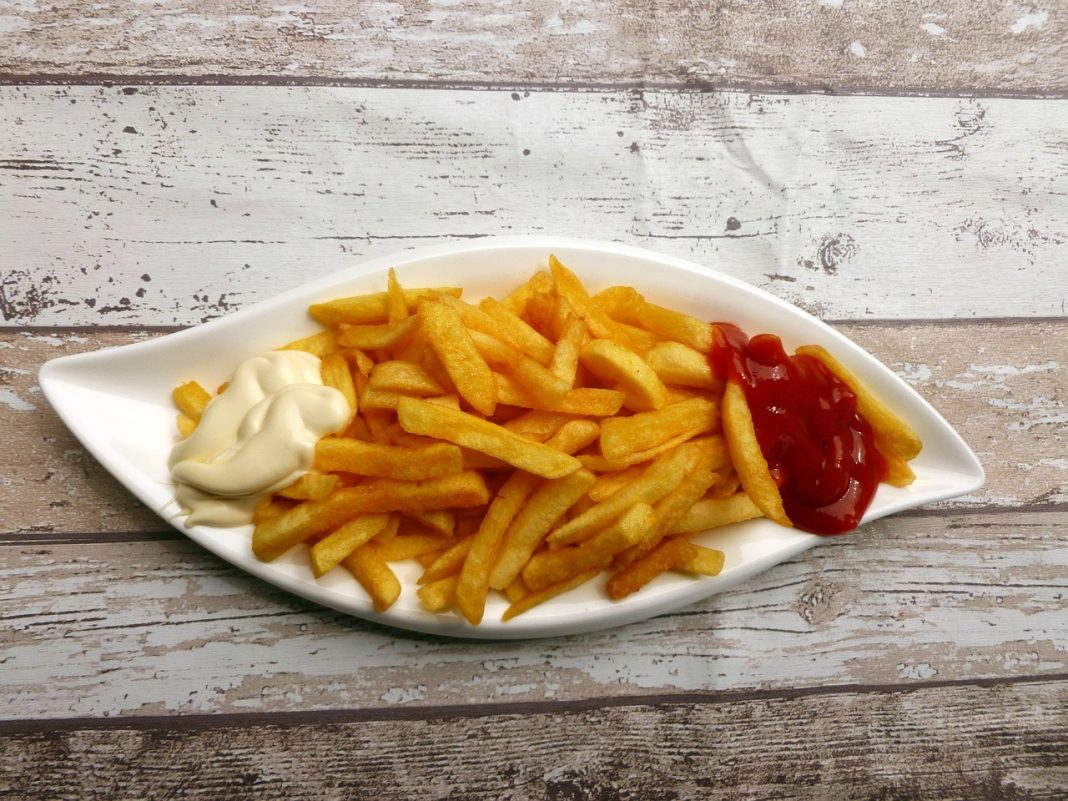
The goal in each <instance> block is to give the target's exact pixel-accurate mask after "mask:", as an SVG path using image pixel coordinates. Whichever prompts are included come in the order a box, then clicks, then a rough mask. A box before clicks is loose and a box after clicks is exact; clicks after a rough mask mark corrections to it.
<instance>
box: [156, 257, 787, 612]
mask: <svg viewBox="0 0 1068 801" xmlns="http://www.w3.org/2000/svg"><path fill="white" fill-rule="evenodd" d="M549 268H550V269H549V271H540V272H537V273H535V274H534V275H533V276H532V277H531V278H530V280H528V281H527V282H526V283H524V284H523V285H521V286H520V287H519V288H518V289H516V290H515V291H514V292H512V293H511V294H510V295H508V296H507V297H506V298H504V299H503V300H495V299H493V298H486V299H484V300H482V301H481V302H480V303H478V304H477V305H474V304H469V303H467V302H465V301H463V300H461V299H460V295H461V291H460V290H459V289H455V288H437V289H405V288H403V287H402V286H401V285H400V284H399V283H398V281H397V277H396V275H395V274H394V272H393V271H392V270H391V271H390V274H389V281H388V286H387V291H386V292H384V293H379V294H373V295H363V296H359V297H349V298H342V299H338V300H334V301H330V302H326V303H321V304H315V305H313V306H312V307H311V308H310V312H311V314H312V316H313V317H314V318H315V319H316V320H317V321H318V322H319V323H321V324H322V325H323V327H324V330H323V331H322V332H321V333H318V334H315V335H313V336H311V337H308V338H307V339H303V340H300V341H297V342H293V343H290V344H289V345H287V346H285V347H286V348H288V349H296V350H303V351H307V352H309V353H312V354H314V355H316V356H318V357H319V358H320V359H321V360H322V376H323V382H324V383H325V384H327V385H329V386H332V387H335V388H336V389H338V390H339V391H340V392H341V393H342V394H343V395H344V396H345V397H346V398H347V400H348V402H349V405H350V407H351V410H352V417H351V422H350V423H349V424H348V425H347V427H346V428H345V429H344V430H343V431H341V432H340V433H339V434H337V435H335V436H329V437H326V438H324V439H322V440H320V441H319V443H318V446H317V450H316V459H315V466H314V469H313V470H312V471H311V472H309V473H307V474H306V475H304V476H303V477H302V478H300V479H299V480H298V481H296V482H295V483H294V484H293V485H292V486H290V487H287V488H286V489H284V490H282V491H280V492H278V493H276V494H275V495H273V496H269V497H267V498H264V499H263V501H261V503H260V505H259V506H258V508H257V510H256V513H255V519H254V523H255V531H254V534H253V540H252V548H253V551H254V553H255V554H256V556H257V557H259V558H260V559H262V560H271V559H274V558H276V557H278V556H280V555H281V554H283V553H285V552H286V551H288V550H289V549H290V548H293V547H294V546H297V545H299V544H302V543H304V544H306V545H307V546H308V550H309V557H310V562H311V569H312V572H313V573H314V575H315V576H316V577H320V576H323V575H324V574H325V573H327V572H328V571H330V570H333V569H334V568H336V567H338V566H341V567H343V568H345V569H347V570H348V571H350V572H351V573H352V575H353V576H355V578H356V580H357V581H359V583H360V584H361V585H362V586H363V587H364V588H365V589H366V591H367V593H368V594H369V595H370V597H371V599H372V601H373V603H374V606H375V608H376V609H378V610H379V611H383V610H386V609H388V608H389V607H390V606H391V605H392V604H393V603H395V602H396V600H397V598H398V597H399V596H400V594H401V584H400V581H399V580H398V578H397V576H396V574H395V573H394V572H393V570H392V568H391V567H390V563H391V562H396V561H399V560H408V559H417V560H418V561H419V562H420V563H421V564H422V565H423V567H424V570H423V573H422V576H421V577H420V578H419V585H420V586H419V589H418V597H419V599H420V601H421V603H422V605H423V606H424V607H425V608H426V609H428V610H430V611H432V612H446V611H448V610H451V609H456V610H458V611H459V612H460V613H461V614H462V615H463V616H464V617H465V618H466V619H467V620H468V621H469V622H470V623H471V624H473V625H477V624H478V623H479V622H480V621H481V620H482V618H483V615H484V612H485V607H486V601H487V598H488V597H489V594H490V592H491V591H495V592H500V593H503V594H504V595H505V596H506V598H507V599H508V602H509V605H508V607H507V609H506V611H505V612H504V614H503V619H504V620H509V619H511V618H513V617H515V616H516V615H519V614H521V613H523V612H525V611H527V610H529V609H531V608H533V607H535V606H537V605H538V604H541V603H543V602H545V601H547V600H549V599H550V598H553V597H554V596H556V595H559V594H561V593H563V592H566V591H568V590H570V589H572V588H574V587H577V586H579V585H580V584H582V583H584V582H586V581H589V580H590V579H592V578H593V577H594V576H597V575H598V574H600V573H601V572H602V571H610V573H611V575H610V577H609V579H608V582H607V593H608V595H609V596H610V597H611V598H613V599H618V598H623V597H625V596H627V595H629V594H631V593H633V592H636V591H637V590H639V589H640V588H641V587H643V586H645V585H646V584H648V583H649V582H650V581H652V580H653V579H654V578H656V577H657V576H659V575H660V574H662V573H664V572H665V571H669V570H674V571H684V572H686V573H690V574H694V575H715V574H717V573H718V572H719V571H720V570H721V568H722V565H723V554H722V553H721V552H719V551H716V550H713V549H709V548H705V547H702V546H699V545H696V544H694V543H692V542H691V541H690V539H691V538H692V537H693V536H694V535H695V534H697V533H699V532H704V531H707V530H708V529H713V528H716V527H719V526H724V525H727V524H730V523H735V522H739V521H743V520H748V519H751V518H754V517H759V516H761V515H762V514H765V513H766V509H762V508H761V506H762V504H757V503H754V501H753V500H752V499H751V498H750V495H748V494H747V493H746V492H745V491H744V489H743V488H742V484H743V483H746V484H749V483H751V475H750V474H754V473H755V472H757V471H759V469H760V465H759V463H754V464H746V465H742V466H739V465H737V464H736V463H734V462H732V452H735V459H737V458H742V459H751V458H752V457H751V455H750V456H746V455H745V454H746V452H745V450H744V449H738V448H736V447H735V448H732V447H731V446H732V444H734V442H735V441H738V440H739V437H740V436H741V437H742V438H744V435H745V432H744V431H743V432H742V435H738V434H736V433H734V434H732V433H731V432H727V434H728V436H726V437H725V436H724V434H723V432H722V431H721V425H722V423H723V418H722V416H721V411H720V410H721V402H722V399H723V394H724V389H725V387H724V383H723V381H722V380H721V379H719V378H718V377H716V376H714V375H713V374H712V371H711V369H710V366H709V361H708V357H707V354H708V351H709V350H710V348H711V339H712V337H711V328H710V326H709V324H708V323H707V322H704V321H701V320H698V319H695V318H693V317H690V316H688V315H685V314H682V313H680V312H677V311H673V310H670V309H666V308H663V307H661V306H657V305H655V304H652V303H648V302H646V300H645V299H644V297H643V296H642V295H641V294H639V293H638V292H637V291H636V290H635V289H633V288H631V287H623V286H617V287H611V288H609V289H606V290H604V291H603V292H600V293H598V294H595V295H591V294H590V293H589V292H588V291H587V290H586V288H585V287H584V286H583V285H582V283H581V282H580V281H579V279H578V278H577V277H576V276H575V274H574V273H573V272H572V271H571V270H569V269H568V268H567V267H565V266H564V265H563V264H561V263H560V262H559V261H558V260H557V259H555V258H554V257H550V259H549ZM220 389H225V387H223V388H220ZM175 400H176V401H177V403H178V406H179V409H180V410H181V412H182V414H181V415H179V430H180V432H181V433H182V434H183V435H187V434H188V433H189V432H190V431H191V430H192V429H193V428H194V427H195V426H196V422H197V420H198V418H199V415H200V413H201V412H202V411H203V409H204V407H205V406H206V404H207V403H208V401H209V400H210V395H209V393H207V392H206V391H205V390H203V389H202V388H201V387H199V385H196V384H195V383H193V382H191V383H190V384H186V385H183V386H182V387H179V388H178V389H177V390H176V391H175ZM735 416H736V417H739V415H735ZM737 425H740V426H744V425H745V421H744V419H742V420H741V421H740V422H737ZM748 425H749V427H750V432H749V433H750V434H751V433H752V432H751V427H752V423H751V420H750V422H749V423H748ZM728 440H731V442H728ZM756 457H760V454H759V450H758V451H757V453H756ZM760 462H763V459H762V457H760ZM763 469H764V470H765V471H766V470H767V466H766V463H765V464H764V467H763ZM766 505H767V504H766V503H765V504H763V506H765V507H766ZM780 506H781V502H780ZM786 522H787V523H788V521H786Z"/></svg>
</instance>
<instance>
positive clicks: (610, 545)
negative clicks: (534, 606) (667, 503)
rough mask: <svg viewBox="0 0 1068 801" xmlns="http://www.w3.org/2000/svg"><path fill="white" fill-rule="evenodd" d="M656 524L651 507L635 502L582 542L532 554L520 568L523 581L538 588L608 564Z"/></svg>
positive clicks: (653, 528)
mask: <svg viewBox="0 0 1068 801" xmlns="http://www.w3.org/2000/svg"><path fill="white" fill-rule="evenodd" d="M657 525H658V521H657V517H656V514H655V512H654V511H653V508H652V507H651V506H649V505H648V504H644V503H636V504H634V506H632V507H631V508H630V509H628V510H627V511H626V512H624V513H623V515H622V516H621V517H620V518H619V520H617V521H616V522H615V523H613V524H612V525H610V526H608V527H607V528H605V529H603V530H601V531H600V532H598V533H597V534H595V535H594V536H592V537H590V539H588V540H586V541H585V542H583V543H582V544H580V545H574V546H572V545H567V546H564V547H563V548H559V549H557V550H555V551H542V552H541V553H537V554H534V555H533V556H532V557H530V560H529V561H528V562H527V563H526V566H525V567H524V568H523V574H522V575H523V581H524V582H525V583H526V585H527V587H529V588H530V589H532V590H540V589H543V588H545V587H547V586H549V585H550V584H555V583H557V582H559V581H564V580H565V579H568V578H570V577H571V576H574V575H575V574H576V573H584V572H586V571H587V570H592V569H594V568H597V569H601V568H604V567H607V566H608V565H609V564H610V563H611V561H612V557H613V556H615V555H616V554H617V553H619V552H620V551H623V550H625V549H627V548H630V547H631V546H633V545H636V544H638V543H639V542H641V541H642V540H643V539H644V538H646V537H647V536H648V535H649V534H650V533H652V532H654V531H656V529H657Z"/></svg>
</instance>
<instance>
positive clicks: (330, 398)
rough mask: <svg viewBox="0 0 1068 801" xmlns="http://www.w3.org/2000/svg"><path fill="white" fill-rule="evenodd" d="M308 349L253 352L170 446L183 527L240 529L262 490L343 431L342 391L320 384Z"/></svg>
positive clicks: (298, 472)
mask: <svg viewBox="0 0 1068 801" xmlns="http://www.w3.org/2000/svg"><path fill="white" fill-rule="evenodd" d="M320 367H321V365H320V361H319V359H318V358H317V357H315V356H313V355H312V354H310V353H304V352H302V351H296V350H278V351H272V352H270V353H264V354H262V355H259V356H253V357H252V358H250V359H247V360H246V361H244V362H243V363H242V364H241V365H240V366H239V367H238V368H237V370H236V371H235V372H234V376H233V378H232V379H231V380H230V385H229V387H227V389H226V391H225V392H224V393H222V394H221V395H219V396H218V397H216V398H214V399H213V400H212V401H211V403H209V404H208V406H207V408H206V409H205V410H204V414H203V415H202V416H201V418H200V422H199V423H198V424H197V427H196V429H195V430H194V431H193V433H192V434H190V435H189V436H188V437H187V438H186V439H184V440H182V441H181V442H179V443H178V444H177V445H175V446H174V450H172V451H171V458H170V462H169V466H170V469H171V476H172V477H173V478H174V480H175V483H176V484H177V491H176V493H175V495H176V499H177V501H178V505H179V506H180V507H181V509H182V512H183V513H188V515H189V517H188V518H187V519H186V525H190V526H193V525H198V524H200V525H206V526H240V525H244V524H246V523H251V522H252V512H253V509H254V508H255V506H256V503H257V501H258V500H259V499H260V498H261V497H262V496H264V495H266V494H267V493H270V492H274V491H275V490H279V489H282V488H283V487H286V486H288V485H289V484H292V483H293V482H294V481H296V480H297V479H298V478H300V477H301V476H302V475H304V473H306V472H307V471H308V470H309V469H310V468H311V466H312V464H313V462H314V461H315V443H316V442H317V441H318V440H319V438H320V437H323V436H325V435H327V434H331V433H334V432H336V431H339V430H340V429H341V428H343V427H344V426H345V425H346V423H347V422H348V420H349V417H350V413H351V412H350V409H349V404H348V401H346V400H345V396H344V395H342V394H341V393H340V392H338V391H337V390H336V389H334V388H333V387H328V386H324V385H323V380H322V376H321V373H320Z"/></svg>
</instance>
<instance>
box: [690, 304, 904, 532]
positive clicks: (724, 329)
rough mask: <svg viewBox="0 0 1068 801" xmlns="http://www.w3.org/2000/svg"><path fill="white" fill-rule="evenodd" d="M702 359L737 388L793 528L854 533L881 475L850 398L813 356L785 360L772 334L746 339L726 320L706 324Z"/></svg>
mask: <svg viewBox="0 0 1068 801" xmlns="http://www.w3.org/2000/svg"><path fill="white" fill-rule="evenodd" d="M709 361H710V362H711V364H712V371H713V373H714V374H715V375H717V376H719V377H721V378H724V379H727V380H731V379H733V380H735V381H737V382H738V383H739V384H741V386H742V389H743V391H744V392H745V398H746V401H748V404H749V409H750V412H751V413H752V415H753V428H754V429H755V430H756V436H757V441H758V442H759V443H760V450H761V451H762V452H763V454H764V458H765V459H766V460H767V462H768V467H769V468H770V470H771V475H772V478H773V479H774V480H775V483H776V484H777V485H778V487H779V492H780V494H781V495H782V502H783V507H784V509H785V511H786V514H787V516H788V517H789V518H790V520H791V521H792V522H793V524H794V525H795V526H797V527H798V528H800V529H804V530H805V531H810V532H812V533H814V534H825V535H829V534H842V533H844V532H846V531H850V530H852V529H854V528H856V526H857V524H858V523H859V522H860V518H861V517H862V516H863V515H864V511H865V510H866V509H867V508H868V504H870V503H871V499H872V497H873V496H874V495H875V489H876V487H877V486H878V485H879V482H880V481H882V479H883V478H884V477H885V475H886V462H885V460H884V459H883V457H882V455H881V454H880V453H879V451H878V449H877V448H876V447H875V436H874V434H873V433H872V430H871V426H870V425H868V422H867V420H865V419H864V418H863V417H861V416H860V414H859V412H858V411H857V396H856V395H855V394H853V392H852V391H851V390H850V389H849V387H848V386H847V385H846V384H845V383H844V382H843V381H841V380H840V379H839V378H838V377H837V376H835V375H834V374H833V373H832V372H831V371H830V370H828V369H827V367H825V366H824V364H823V362H821V361H820V360H819V359H816V358H815V357H813V356H807V355H805V354H798V355H795V356H788V355H787V354H786V351H784V350H783V347H782V342H781V341H780V340H779V338H778V337H777V336H774V335H772V334H758V335H757V336H755V337H753V338H752V339H750V338H749V337H748V336H746V334H745V332H743V331H742V330H741V329H740V328H738V327H737V326H735V325H731V324H729V323H713V325H712V352H711V354H710V355H709Z"/></svg>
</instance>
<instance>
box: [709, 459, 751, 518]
mask: <svg viewBox="0 0 1068 801" xmlns="http://www.w3.org/2000/svg"><path fill="white" fill-rule="evenodd" d="M741 486H742V482H741V481H740V480H739V479H738V474H737V473H735V472H734V467H733V466H732V465H728V467H727V468H725V471H724V472H721V473H720V479H719V481H717V482H716V483H715V484H713V485H712V489H710V490H709V491H708V497H709V498H726V497H727V496H729V495H733V494H734V493H736V492H737V491H738V489H739V488H740V487H741ZM743 494H744V493H743ZM754 508H755V507H754Z"/></svg>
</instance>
